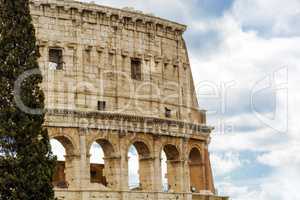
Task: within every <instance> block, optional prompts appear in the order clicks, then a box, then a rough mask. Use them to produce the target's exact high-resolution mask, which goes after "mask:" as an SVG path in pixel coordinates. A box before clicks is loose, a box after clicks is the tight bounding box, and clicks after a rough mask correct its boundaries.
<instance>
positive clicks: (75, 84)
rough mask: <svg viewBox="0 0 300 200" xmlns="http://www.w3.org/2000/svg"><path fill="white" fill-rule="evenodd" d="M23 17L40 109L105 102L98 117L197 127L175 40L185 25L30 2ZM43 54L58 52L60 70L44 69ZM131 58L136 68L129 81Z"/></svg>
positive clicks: (84, 6)
mask: <svg viewBox="0 0 300 200" xmlns="http://www.w3.org/2000/svg"><path fill="white" fill-rule="evenodd" d="M31 14H32V16H33V22H34V25H35V29H36V36H37V40H38V45H39V48H40V52H41V58H40V60H39V63H40V67H41V69H42V72H43V74H44V83H43V89H44V91H45V95H46V107H47V108H49V109H52V108H53V109H71V110H79V111H80V110H83V111H95V110H97V109H99V102H100V104H101V102H105V111H111V112H120V113H124V114H133V115H141V116H155V117H161V118H172V119H176V120H184V121H189V122H197V123H204V122H205V116H204V115H203V114H201V113H200V112H199V110H198V103H197V100H196V95H195V88H194V83H193V79H192V74H191V68H190V64H189V58H188V52H187V49H186V45H185V41H184V39H183V37H182V34H183V32H184V31H185V30H186V26H184V25H181V24H178V23H175V22H171V21H169V20H164V19H161V18H158V17H155V16H151V15H145V14H142V13H139V12H134V11H127V10H121V9H116V8H110V7H105V6H99V5H95V4H88V3H80V2H76V1H70V0H50V1H47V0H38V1H31ZM51 49H59V50H61V54H62V63H63V67H62V68H61V69H60V70H53V69H52V68H51V67H50V64H49V63H50V60H51V55H50V53H49V52H50V50H51ZM133 60H138V61H139V62H140V70H141V73H140V75H139V76H140V77H139V78H137V79H136V78H132V77H133V75H132V73H133V69H132V68H133V65H134V63H133ZM135 73H136V72H135ZM138 74H139V72H138ZM100 107H101V105H100ZM168 114H170V115H168Z"/></svg>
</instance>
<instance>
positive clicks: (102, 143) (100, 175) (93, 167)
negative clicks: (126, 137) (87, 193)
mask: <svg viewBox="0 0 300 200" xmlns="http://www.w3.org/2000/svg"><path fill="white" fill-rule="evenodd" d="M113 154H114V148H113V146H112V144H111V143H110V142H109V141H107V140H103V139H100V140H96V141H95V142H93V143H92V145H91V148H90V182H91V183H98V184H101V185H103V186H106V187H110V186H112V185H113V178H112V176H113V175H114V173H113V170H114V163H113V159H112V157H113Z"/></svg>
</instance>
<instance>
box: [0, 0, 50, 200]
mask: <svg viewBox="0 0 300 200" xmlns="http://www.w3.org/2000/svg"><path fill="white" fill-rule="evenodd" d="M39 56H40V55H39V52H38V48H37V46H36V38H35V30H34V27H33V24H32V18H31V16H30V9H29V1H28V0H0V199H1V200H39V199H41V200H50V199H51V200H52V199H54V192H53V187H52V184H51V180H52V175H53V171H54V166H55V159H54V157H53V156H52V153H51V147H50V143H49V137H48V133H47V130H46V129H45V128H43V126H42V125H43V123H44V114H43V113H40V114H32V113H31V114H30V113H29V112H25V111H24V109H23V108H22V107H20V106H18V104H17V103H16V102H17V101H15V97H16V94H17V93H16V90H15V89H14V86H15V85H16V84H15V82H16V80H18V77H20V75H22V74H24V72H26V71H28V70H32V69H36V70H38V62H37V59H38V58H39ZM41 82H42V76H41V75H31V76H29V77H27V78H26V79H25V80H24V81H23V82H22V83H21V84H20V94H18V95H19V96H20V98H21V100H22V102H23V103H24V105H26V106H27V107H29V108H32V109H41V110H44V94H43V92H42V90H41V89H40V87H39V85H40V83H41Z"/></svg>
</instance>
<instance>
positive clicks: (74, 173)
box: [65, 154, 81, 189]
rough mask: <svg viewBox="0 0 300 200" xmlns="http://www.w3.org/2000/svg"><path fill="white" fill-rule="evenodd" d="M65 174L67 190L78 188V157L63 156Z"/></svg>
mask: <svg viewBox="0 0 300 200" xmlns="http://www.w3.org/2000/svg"><path fill="white" fill-rule="evenodd" d="M65 159H66V162H65V174H66V181H67V184H68V188H71V189H79V188H80V185H81V184H80V155H78V154H77V155H67V156H65Z"/></svg>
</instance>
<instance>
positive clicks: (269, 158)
mask: <svg viewBox="0 0 300 200" xmlns="http://www.w3.org/2000/svg"><path fill="white" fill-rule="evenodd" d="M299 152H300V143H296V142H289V143H288V144H284V145H281V146H279V147H277V148H276V149H274V150H272V151H270V152H268V153H265V154H262V155H260V156H259V157H258V158H257V160H258V161H259V162H261V163H262V164H265V165H269V166H272V167H279V168H280V167H283V168H286V167H287V166H291V167H292V166H298V167H299V169H300V154H299ZM299 181H300V180H299Z"/></svg>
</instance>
